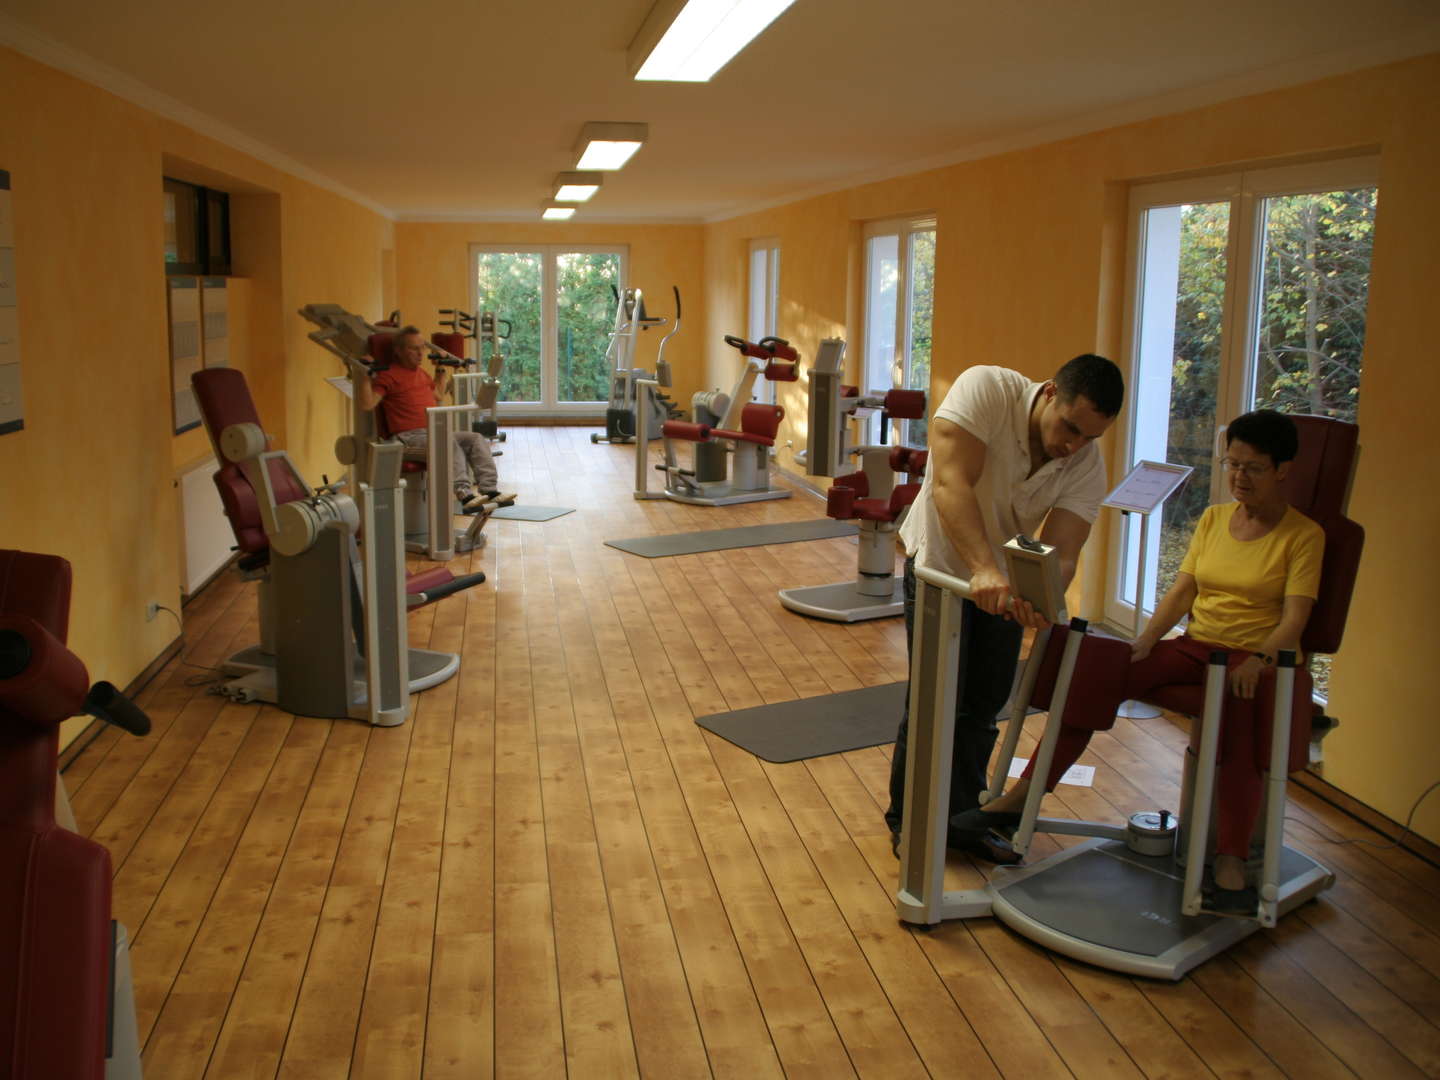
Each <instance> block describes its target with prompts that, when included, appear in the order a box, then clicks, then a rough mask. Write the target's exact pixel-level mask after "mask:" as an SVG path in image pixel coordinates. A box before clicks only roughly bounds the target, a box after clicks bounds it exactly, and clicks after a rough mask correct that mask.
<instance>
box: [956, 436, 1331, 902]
mask: <svg viewBox="0 0 1440 1080" xmlns="http://www.w3.org/2000/svg"><path fill="white" fill-rule="evenodd" d="M1225 440H1226V446H1225V457H1224V458H1223V459H1222V460H1221V465H1222V466H1223V467H1224V469H1225V471H1226V477H1227V480H1228V483H1229V488H1230V494H1231V495H1233V496H1234V498H1235V501H1234V502H1232V503H1224V504H1216V505H1214V506H1210V507H1208V508H1207V509H1206V511H1205V513H1204V515H1203V516H1202V517H1201V519H1200V523H1199V524H1198V525H1197V526H1196V528H1195V534H1194V535H1193V536H1192V537H1191V539H1190V548H1189V550H1188V551H1187V552H1186V555H1185V560H1184V562H1183V563H1182V564H1181V566H1180V572H1179V574H1178V575H1176V578H1175V584H1174V585H1172V586H1171V587H1170V591H1169V592H1167V593H1166V594H1165V596H1164V598H1163V599H1162V600H1161V601H1160V603H1159V604H1158V605H1157V606H1156V608H1155V614H1154V616H1152V618H1151V619H1150V622H1149V624H1148V625H1147V626H1146V628H1145V631H1144V632H1143V633H1142V634H1141V635H1140V636H1139V637H1138V638H1136V640H1135V641H1134V643H1133V644H1132V645H1131V647H1130V664H1129V667H1128V670H1127V671H1126V672H1125V673H1124V676H1123V677H1122V678H1119V679H1109V680H1107V679H1103V678H1101V679H1097V680H1095V681H1094V682H1093V683H1091V684H1087V685H1083V686H1082V685H1077V684H1072V690H1071V699H1070V702H1069V703H1067V705H1066V709H1065V725H1064V726H1063V727H1062V728H1061V731H1060V738H1059V742H1058V743H1057V744H1056V747H1055V757H1054V762H1053V765H1052V767H1051V770H1050V777H1049V782H1048V784H1047V785H1046V790H1047V791H1050V790H1053V789H1054V787H1055V784H1056V783H1057V782H1058V780H1059V778H1060V777H1061V776H1062V775H1063V774H1064V772H1065V770H1066V769H1068V768H1069V767H1070V766H1071V765H1073V764H1074V763H1075V760H1076V758H1078V757H1079V756H1080V754H1081V752H1082V751H1083V750H1084V749H1085V746H1086V744H1087V743H1088V742H1089V741H1090V734H1091V732H1092V731H1096V730H1103V729H1106V728H1109V727H1110V726H1111V725H1112V724H1113V723H1114V718H1115V710H1116V708H1117V707H1118V705H1119V703H1120V701H1122V700H1124V699H1126V698H1138V699H1142V700H1143V699H1144V698H1145V696H1146V695H1147V694H1148V693H1150V692H1151V691H1152V690H1154V689H1155V688H1156V687H1160V686H1169V685H1175V684H1185V683H1190V684H1203V683H1204V681H1205V669H1206V664H1207V663H1208V660H1209V655H1210V653H1211V652H1212V651H1214V650H1216V649H1224V650H1226V651H1228V652H1229V654H1230V656H1229V662H1228V675H1227V686H1226V690H1227V693H1226V695H1225V705H1224V711H1223V713H1222V720H1221V723H1222V727H1221V734H1220V760H1219V767H1218V772H1219V784H1218V792H1219V798H1218V800H1217V803H1218V807H1219V811H1218V821H1217V825H1218V828H1217V838H1216V857H1215V864H1214V883H1215V889H1214V891H1213V894H1212V895H1211V897H1210V898H1209V899H1210V902H1209V904H1208V905H1207V906H1209V907H1211V908H1212V910H1217V911H1222V912H1225V913H1227V914H1250V913H1253V912H1254V910H1255V908H1256V899H1255V890H1254V889H1253V888H1247V887H1246V885H1245V859H1246V857H1247V855H1248V854H1249V849H1250V835H1251V833H1252V831H1253V830H1254V827H1255V819H1256V817H1257V816H1258V815H1259V812H1260V802H1261V796H1262V791H1263V784H1262V780H1263V775H1262V770H1263V769H1264V768H1265V767H1266V765H1267V764H1268V748H1269V744H1270V706H1271V703H1272V702H1273V700H1274V693H1275V668H1274V663H1275V656H1276V654H1277V653H1279V652H1280V651H1281V650H1282V649H1293V650H1298V648H1299V645H1300V634H1301V632H1302V631H1303V630H1304V629H1305V623H1306V620H1308V619H1309V617H1310V609H1311V608H1312V607H1313V606H1314V604H1315V597H1316V596H1317V595H1318V590H1319V584H1320V564H1321V559H1322V557H1323V555H1324V550H1325V533H1324V531H1323V530H1322V529H1321V528H1320V526H1319V525H1317V524H1316V523H1315V522H1313V521H1311V520H1310V519H1309V518H1308V517H1306V516H1305V515H1304V514H1302V513H1300V512H1299V511H1298V510H1295V509H1294V508H1293V507H1291V506H1290V505H1289V503H1287V502H1286V501H1285V497H1284V495H1283V494H1282V493H1281V490H1280V484H1281V481H1283V480H1284V478H1285V475H1286V473H1287V472H1288V471H1289V468H1290V462H1291V461H1292V460H1293V459H1294V457H1295V453H1296V450H1297V449H1298V445H1299V439H1298V436H1297V435H1296V432H1295V425H1294V424H1293V423H1292V422H1291V420H1290V418H1289V417H1287V416H1284V415H1283V414H1281V413H1277V412H1273V411H1271V410H1268V409H1261V410H1257V411H1255V412H1250V413H1246V414H1245V415H1244V416H1241V417H1239V418H1238V419H1236V420H1235V422H1234V423H1232V424H1231V425H1230V427H1229V428H1228V429H1227V431H1226V433H1225ZM1186 614H1188V615H1189V616H1190V623H1189V626H1188V627H1187V628H1186V631H1185V633H1184V634H1183V635H1182V636H1180V637H1177V638H1172V639H1169V640H1165V641H1162V640H1161V637H1162V636H1163V635H1164V634H1165V633H1166V632H1167V631H1169V630H1170V628H1171V627H1173V626H1174V625H1175V624H1176V623H1177V622H1179V621H1180V619H1181V617H1182V616H1184V615H1186ZM1257 704H1259V705H1261V706H1263V707H1261V708H1258V709H1257V707H1256V706H1257ZM1309 704H1310V694H1309V679H1308V676H1307V675H1306V673H1305V672H1304V668H1303V666H1302V667H1301V668H1299V669H1297V679H1296V687H1295V712H1294V714H1293V721H1292V722H1293V723H1301V722H1303V719H1304V715H1305V712H1306V711H1307V710H1308V709H1309ZM1032 767H1033V766H1032ZM1029 778H1030V770H1029V769H1027V770H1026V772H1025V774H1024V777H1023V778H1022V779H1021V780H1020V781H1019V783H1017V784H1016V785H1015V787H1013V788H1012V789H1011V790H1010V791H1008V792H1006V793H1005V794H1003V795H1001V796H1000V797H999V798H997V799H993V800H991V801H990V802H989V803H986V804H985V805H984V806H983V807H980V808H977V809H975V810H970V811H967V812H966V813H964V814H957V815H956V816H955V817H954V818H953V819H952V820H951V826H952V828H954V829H959V830H961V831H966V830H969V831H972V832H976V833H977V834H980V835H983V834H984V832H986V831H987V830H988V829H990V828H992V827H1003V826H1009V825H1014V824H1016V823H1018V821H1019V811H1020V809H1021V807H1022V806H1023V805H1024V801H1025V794H1026V792H1027V791H1028V790H1029V786H1030V779H1029Z"/></svg>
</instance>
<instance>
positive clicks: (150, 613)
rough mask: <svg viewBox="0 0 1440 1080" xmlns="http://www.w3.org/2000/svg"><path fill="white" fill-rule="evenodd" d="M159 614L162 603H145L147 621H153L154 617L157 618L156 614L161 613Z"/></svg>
mask: <svg viewBox="0 0 1440 1080" xmlns="http://www.w3.org/2000/svg"><path fill="white" fill-rule="evenodd" d="M159 614H160V605H159V604H146V605H145V621H146V622H153V621H154V619H155V616H156V615H159Z"/></svg>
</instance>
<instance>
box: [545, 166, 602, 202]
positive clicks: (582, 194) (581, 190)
mask: <svg viewBox="0 0 1440 1080" xmlns="http://www.w3.org/2000/svg"><path fill="white" fill-rule="evenodd" d="M602 179H603V177H601V175H600V174H599V173H598V172H562V173H558V174H557V175H556V177H555V189H554V190H555V201H556V202H585V201H586V200H587V199H589V198H590V196H591V195H594V194H595V192H597V191H599V190H600V181H601V180H602Z"/></svg>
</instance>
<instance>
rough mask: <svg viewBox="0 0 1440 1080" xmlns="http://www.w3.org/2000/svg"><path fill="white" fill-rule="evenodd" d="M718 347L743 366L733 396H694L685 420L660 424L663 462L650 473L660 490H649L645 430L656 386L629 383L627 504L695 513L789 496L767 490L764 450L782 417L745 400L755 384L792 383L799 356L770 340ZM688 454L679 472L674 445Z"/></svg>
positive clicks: (728, 340) (773, 408) (729, 340)
mask: <svg viewBox="0 0 1440 1080" xmlns="http://www.w3.org/2000/svg"><path fill="white" fill-rule="evenodd" d="M725 344H727V345H729V346H731V347H732V348H735V349H738V350H739V351H740V355H741V357H742V358H743V359H744V363H745V366H744V367H743V368H742V369H741V372H740V378H739V379H738V380H737V381H736V383H735V386H734V389H732V390H731V391H730V393H728V394H726V393H723V392H722V391H720V390H701V391H699V392H698V393H696V394H695V395H694V396H693V397H692V398H691V399H690V408H691V414H690V415H691V416H692V417H693V420H691V421H684V420H667V421H665V422H664V424H662V425H661V428H660V434H661V436H662V437H663V438H664V440H665V443H664V455H665V460H664V462H663V463H662V464H659V465H656V466H655V468H656V469H658V470H659V471H660V472H662V473H664V474H665V489H664V490H663V491H660V492H654V493H652V492H651V491H650V490H649V479H648V478H649V460H648V455H649V445H648V444H649V430H648V424H649V419H650V417H651V416H653V415H654V414H655V411H656V405H655V404H654V402H655V401H656V400H657V399H656V395H657V394H659V392H660V383H659V382H658V381H657V380H655V379H643V378H642V379H636V380H635V387H636V408H635V419H636V447H635V498H637V499H674V500H675V501H676V502H683V503H693V504H695V505H697V506H728V505H730V504H732V503H745V502H759V501H760V500H762V499H788V498H789V497H790V492H789V491H787V490H785V489H784V488H772V487H771V486H770V448H771V447H772V446H774V445H775V433H776V432H777V431H779V430H780V421H781V420H783V419H784V418H785V410H784V409H782V408H780V406H778V405H767V404H764V403H762V402H758V401H751V400H750V396H751V394H752V393H753V391H754V388H755V380H756V379H758V378H765V379H768V380H770V381H771V382H796V381H798V380H799V378H800V362H799V361H800V354H799V353H797V352H796V351H795V349H793V348H792V347H791V346H790V343H789V342H787V341H785V340H783V339H782V338H777V337H767V338H761V339H760V340H759V341H758V342H750V341H746V340H745V339H744V338H738V337H734V336H733V335H728V334H727V335H726V337H725ZM677 441H678V442H688V443H692V444H693V445H694V447H695V453H694V461H693V467H692V468H689V469H685V468H681V466H680V464H679V461H678V460H677V458H676V454H675V443H676V442H677Z"/></svg>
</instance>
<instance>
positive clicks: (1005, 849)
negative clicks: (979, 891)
mask: <svg viewBox="0 0 1440 1080" xmlns="http://www.w3.org/2000/svg"><path fill="white" fill-rule="evenodd" d="M950 846H951V847H958V845H956V844H953V843H952V844H951V845H950ZM959 850H960V851H963V852H964V853H965V854H966V855H969V856H970V857H971V858H974V859H980V860H981V861H982V862H988V863H994V864H995V865H997V866H1015V865H1017V864H1018V863H1019V862H1020V861H1021V855H1020V853H1019V852H1018V851H1016V850H1015V849H1014V848H1012V847H1011V846H1010V841H1008V840H1005V839H1003V838H1002V837H999V836H995V835H993V834H992V835H989V836H982V837H981V838H980V839H979V840H973V841H971V842H970V843H968V844H966V845H965V846H963V847H959Z"/></svg>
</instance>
